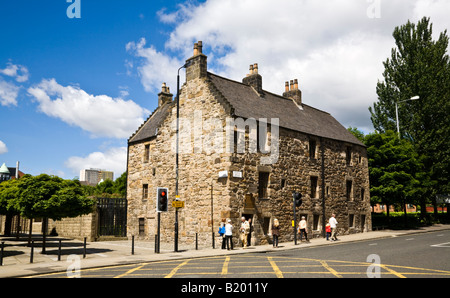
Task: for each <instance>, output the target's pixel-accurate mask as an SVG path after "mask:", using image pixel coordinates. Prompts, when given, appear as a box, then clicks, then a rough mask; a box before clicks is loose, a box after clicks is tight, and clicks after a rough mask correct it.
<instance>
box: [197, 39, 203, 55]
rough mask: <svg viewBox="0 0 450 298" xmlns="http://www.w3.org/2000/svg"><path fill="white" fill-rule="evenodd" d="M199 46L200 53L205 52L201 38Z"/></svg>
mask: <svg viewBox="0 0 450 298" xmlns="http://www.w3.org/2000/svg"><path fill="white" fill-rule="evenodd" d="M197 48H198V53H199V54H202V53H203V42H202V41H201V40H199V41H198V43H197Z"/></svg>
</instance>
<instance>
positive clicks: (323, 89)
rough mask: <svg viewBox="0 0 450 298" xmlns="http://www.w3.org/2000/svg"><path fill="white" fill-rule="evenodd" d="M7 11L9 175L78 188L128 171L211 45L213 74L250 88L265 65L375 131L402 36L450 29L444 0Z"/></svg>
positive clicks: (98, 3)
mask: <svg viewBox="0 0 450 298" xmlns="http://www.w3.org/2000/svg"><path fill="white" fill-rule="evenodd" d="M78 1H79V3H81V6H80V11H81V18H79V19H77V18H69V17H68V16H67V8H68V7H69V6H70V5H71V3H68V2H66V1H65V0H14V1H7V0H0V28H1V29H0V119H1V122H2V125H1V126H0V164H2V163H3V162H5V163H6V164H7V165H8V166H10V167H12V166H15V164H16V161H20V167H21V170H22V171H23V172H25V173H30V174H33V175H37V174H40V173H48V174H53V175H58V176H61V177H63V178H67V179H71V178H74V177H76V176H78V175H79V171H80V170H81V169H82V168H89V167H94V168H103V169H107V170H113V171H114V172H115V176H116V177H117V176H119V175H120V174H121V173H122V172H123V171H125V168H126V144H127V139H128V137H129V136H130V135H131V134H132V133H133V132H134V131H135V130H136V129H137V128H138V127H139V125H140V124H141V123H142V122H143V121H144V119H146V118H147V117H148V115H149V113H151V112H152V111H153V110H154V109H155V108H156V106H157V93H158V92H159V88H160V86H161V83H162V82H167V83H168V85H169V86H170V87H171V89H172V91H173V93H174V90H175V87H176V86H175V82H176V70H177V69H178V67H179V66H181V65H182V64H183V62H184V60H185V59H187V58H189V57H190V55H191V54H192V46H193V43H194V42H195V41H197V40H202V41H203V44H204V53H206V54H207V55H208V67H209V70H210V71H212V72H215V73H217V74H220V75H224V76H227V77H229V78H231V79H235V80H238V81H240V80H241V79H242V78H243V77H244V76H245V74H246V73H247V72H248V65H250V64H253V63H258V64H259V70H260V73H261V74H262V76H263V87H264V89H266V90H269V91H271V92H274V93H279V94H281V93H282V92H283V90H284V82H285V81H287V80H291V79H294V78H298V79H299V83H300V88H301V89H302V92H303V98H304V102H305V103H306V104H309V105H312V106H314V107H317V108H319V109H323V110H326V111H327V112H330V113H331V114H332V115H333V116H334V117H335V118H336V119H337V120H339V121H340V122H341V123H342V124H343V125H344V126H346V127H348V126H356V127H359V128H360V129H362V130H364V131H365V132H369V131H371V130H372V127H371V123H370V115H369V112H368V107H369V106H370V105H371V104H373V102H375V101H376V100H377V96H376V93H375V87H376V83H377V81H378V80H381V79H382V71H383V67H382V62H383V61H385V60H386V58H388V56H389V55H390V51H391V48H392V47H394V42H393V39H392V32H393V30H394V27H395V26H400V25H402V24H404V23H406V22H407V20H411V21H413V22H417V21H418V20H419V19H421V18H422V17H423V16H429V17H431V22H432V23H433V24H434V33H435V35H436V36H437V35H438V34H439V32H441V31H443V30H445V29H447V28H449V27H450V26H449V23H450V21H449V20H448V12H449V11H450V4H449V1H446V0H435V1H425V0H414V1H408V0H392V1H386V0H367V1H361V0H322V1H317V0H303V1H298V0H277V1H260V0H220V1H219V0H205V1H162V0H157V1H155V0H154V1H148V0H132V1H125V0H115V1H114V0H110V1H107V0H95V1H92V0H78Z"/></svg>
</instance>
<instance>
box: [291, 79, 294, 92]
mask: <svg viewBox="0 0 450 298" xmlns="http://www.w3.org/2000/svg"><path fill="white" fill-rule="evenodd" d="M291 90H294V80H291Z"/></svg>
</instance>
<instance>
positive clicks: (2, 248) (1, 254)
mask: <svg viewBox="0 0 450 298" xmlns="http://www.w3.org/2000/svg"><path fill="white" fill-rule="evenodd" d="M4 248H5V242H4V241H2V246H1V250H0V266H3V252H4Z"/></svg>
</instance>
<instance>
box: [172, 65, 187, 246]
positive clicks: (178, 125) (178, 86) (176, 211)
mask: <svg viewBox="0 0 450 298" xmlns="http://www.w3.org/2000/svg"><path fill="white" fill-rule="evenodd" d="M188 66H189V61H188V62H186V63H185V64H184V65H183V66H181V67H180V68H178V74H177V148H176V150H177V152H176V161H175V163H176V169H175V200H178V152H179V142H180V138H179V130H180V70H181V69H182V68H186V67H188ZM174 250H175V252H178V207H175V247H174Z"/></svg>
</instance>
